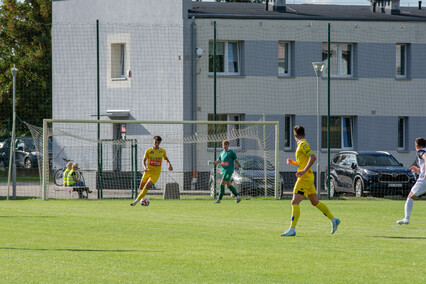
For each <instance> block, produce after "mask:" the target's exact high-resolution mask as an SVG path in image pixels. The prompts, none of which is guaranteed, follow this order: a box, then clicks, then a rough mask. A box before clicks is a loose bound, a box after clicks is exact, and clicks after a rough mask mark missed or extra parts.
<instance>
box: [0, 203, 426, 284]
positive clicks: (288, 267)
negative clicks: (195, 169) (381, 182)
mask: <svg viewBox="0 0 426 284" xmlns="http://www.w3.org/2000/svg"><path fill="white" fill-rule="evenodd" d="M0 202H1V206H0V219H1V223H2V228H3V229H2V233H1V234H0V243H1V249H0V257H1V259H2V265H1V266H0V279H2V282H5V283H30V282H31V283H51V282H54V283H78V282H84V283H133V282H135V283H424V281H425V278H426V274H425V272H424V269H423V266H422V265H423V264H424V260H425V259H426V251H425V249H424V244H425V235H426V231H425V223H424V220H425V218H426V202H425V200H416V201H415V205H414V206H415V209H414V210H413V216H412V219H411V221H412V223H411V224H410V225H407V226H399V225H396V224H395V220H398V219H400V218H401V217H402V216H403V210H404V200H398V201H394V200H378V199H374V200H366V199H362V200H330V201H329V200H326V201H324V202H325V203H326V204H327V205H328V207H329V208H330V209H331V210H332V212H333V213H334V214H336V215H337V216H338V217H339V218H341V220H342V223H341V225H340V226H339V230H338V231H337V232H336V233H335V234H334V235H331V234H330V228H331V226H330V222H329V220H328V219H327V218H326V217H324V216H323V215H322V214H321V213H320V212H319V211H318V210H317V209H316V208H315V207H313V206H311V205H310V203H309V201H307V200H306V201H304V202H302V204H301V217H300V219H299V224H298V228H297V236H296V237H291V238H283V237H280V233H282V232H284V231H285V230H286V229H287V228H288V225H289V222H290V221H289V218H290V213H291V206H290V202H291V201H290V200H264V199H251V200H243V201H242V202H241V203H239V204H235V201H234V200H229V199H226V200H224V201H223V202H222V203H221V204H212V200H151V205H150V206H148V207H141V206H137V207H130V206H129V202H130V200H100V201H99V200H49V201H42V200H19V201H11V200H9V201H4V200H3V201H0Z"/></svg>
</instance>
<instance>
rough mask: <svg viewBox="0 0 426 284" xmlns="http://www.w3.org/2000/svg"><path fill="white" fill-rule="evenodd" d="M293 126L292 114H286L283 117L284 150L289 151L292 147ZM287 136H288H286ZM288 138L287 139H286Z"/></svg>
mask: <svg viewBox="0 0 426 284" xmlns="http://www.w3.org/2000/svg"><path fill="white" fill-rule="evenodd" d="M293 126H294V115H290V114H287V115H286V116H285V118H284V128H285V129H284V150H285V151H290V150H292V148H293V141H294V138H293ZM286 136H288V137H286ZM287 139H288V141H286V140H287Z"/></svg>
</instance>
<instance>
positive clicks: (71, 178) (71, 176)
mask: <svg viewBox="0 0 426 284" xmlns="http://www.w3.org/2000/svg"><path fill="white" fill-rule="evenodd" d="M68 186H85V184H84V181H82V180H80V179H79V172H78V164H72V169H71V171H70V172H69V173H68Z"/></svg>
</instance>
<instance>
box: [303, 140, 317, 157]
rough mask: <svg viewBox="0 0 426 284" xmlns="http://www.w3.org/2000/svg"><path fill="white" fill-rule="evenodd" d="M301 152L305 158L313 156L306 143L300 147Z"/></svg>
mask: <svg viewBox="0 0 426 284" xmlns="http://www.w3.org/2000/svg"><path fill="white" fill-rule="evenodd" d="M302 151H303V152H304V153H305V154H306V156H308V157H310V156H312V155H313V154H314V152H312V150H311V146H309V144H308V143H303V145H302Z"/></svg>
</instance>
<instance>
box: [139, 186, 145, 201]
mask: <svg viewBox="0 0 426 284" xmlns="http://www.w3.org/2000/svg"><path fill="white" fill-rule="evenodd" d="M147 193H148V188H146V187H144V188H143V189H142V191H141V193H139V195H138V198H137V199H138V200H139V201H141V200H142V198H144V197H145V195H146V194H147Z"/></svg>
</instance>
